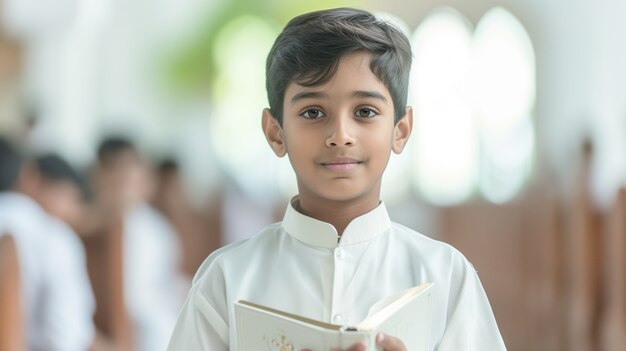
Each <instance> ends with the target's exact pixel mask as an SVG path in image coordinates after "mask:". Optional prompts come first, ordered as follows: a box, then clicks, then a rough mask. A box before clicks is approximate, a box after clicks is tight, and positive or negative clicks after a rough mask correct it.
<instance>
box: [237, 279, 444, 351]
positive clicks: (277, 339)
mask: <svg viewBox="0 0 626 351" xmlns="http://www.w3.org/2000/svg"><path fill="white" fill-rule="evenodd" d="M431 287H432V283H424V284H422V285H419V286H416V287H413V288H410V289H407V290H405V291H402V292H400V293H397V294H394V295H392V296H389V297H386V298H384V299H382V300H380V301H378V302H376V303H375V304H374V305H373V306H372V307H371V308H370V312H369V314H368V316H367V317H366V318H365V319H364V320H363V321H362V322H361V323H359V324H357V325H354V326H352V325H335V324H330V323H325V322H320V321H316V320H312V319H309V318H304V317H302V316H298V315H295V314H291V313H287V312H283V311H278V310H275V309H272V308H269V307H265V306H261V305H257V304H254V303H251V302H248V301H244V300H240V301H239V302H237V303H235V318H236V323H237V342H238V344H239V350H242V351H243V350H245V351H248V350H255V351H257V350H269V351H299V350H301V349H311V350H313V351H327V350H330V349H331V348H333V347H340V348H348V347H350V346H352V345H353V344H355V343H356V342H359V341H362V342H365V344H367V345H368V350H372V351H373V350H376V343H375V338H376V334H377V333H378V332H383V333H386V334H388V335H392V336H395V337H398V338H400V340H402V341H403V342H404V344H405V346H406V347H407V350H411V351H426V350H427V349H428V345H429V335H430V319H431V300H432V296H431V291H430V288H431Z"/></svg>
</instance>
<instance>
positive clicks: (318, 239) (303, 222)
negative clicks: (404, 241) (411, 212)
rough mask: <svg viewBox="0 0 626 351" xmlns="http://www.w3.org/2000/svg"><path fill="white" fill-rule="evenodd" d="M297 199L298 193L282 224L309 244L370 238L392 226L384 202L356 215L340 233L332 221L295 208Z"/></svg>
mask: <svg viewBox="0 0 626 351" xmlns="http://www.w3.org/2000/svg"><path fill="white" fill-rule="evenodd" d="M298 200H299V197H298V196H295V197H294V198H292V199H291V201H290V202H289V204H288V205H287V210H286V211H285V217H284V218H283V221H282V227H283V228H284V229H285V230H286V231H287V233H289V235H291V236H292V237H294V238H296V239H298V240H299V241H302V242H304V243H306V244H309V245H313V246H320V247H324V248H329V249H334V248H336V247H338V246H347V245H352V244H358V243H361V242H365V241H368V240H371V239H373V238H374V237H375V236H377V235H379V234H381V233H383V232H385V231H387V230H388V229H389V228H391V220H390V219H389V214H388V213H387V208H386V207H385V204H384V203H383V202H381V203H380V204H379V205H378V206H376V208H374V209H373V210H371V211H370V212H368V213H365V214H363V215H361V216H359V217H357V218H355V219H353V220H352V221H351V222H350V223H349V224H348V226H347V227H346V229H345V231H344V233H343V235H342V236H341V237H340V236H339V234H338V233H337V229H335V227H334V226H333V225H332V224H330V223H326V222H322V221H320V220H317V219H315V218H312V217H309V216H306V215H304V214H302V213H300V212H298V211H296V209H295V203H296V202H297V201H298ZM339 239H341V240H339Z"/></svg>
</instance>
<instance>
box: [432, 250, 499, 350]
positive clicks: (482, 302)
mask: <svg viewBox="0 0 626 351" xmlns="http://www.w3.org/2000/svg"><path fill="white" fill-rule="evenodd" d="M453 261H454V262H453V273H452V274H453V276H452V277H451V278H452V279H451V285H450V295H449V304H448V314H447V316H448V320H447V323H446V328H445V332H444V335H443V337H442V339H441V343H440V344H439V347H438V348H437V350H438V351H456V350H466V351H482V350H490V351H500V350H506V347H505V346H504V341H503V340H502V336H501V335H500V332H499V330H498V326H497V324H496V320H495V317H494V315H493V312H492V310H491V306H490V304H489V300H488V299H487V295H486V293H485V291H484V289H483V287H482V285H481V283H480V280H479V278H478V274H477V273H476V271H475V270H474V268H473V267H472V265H471V264H470V263H469V262H468V261H467V260H466V259H465V258H464V257H463V256H461V255H458V256H457V257H454V258H453Z"/></svg>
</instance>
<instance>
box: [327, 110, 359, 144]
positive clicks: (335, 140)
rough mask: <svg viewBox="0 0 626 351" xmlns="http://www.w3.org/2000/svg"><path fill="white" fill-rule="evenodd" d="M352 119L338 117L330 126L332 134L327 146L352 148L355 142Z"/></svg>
mask: <svg viewBox="0 0 626 351" xmlns="http://www.w3.org/2000/svg"><path fill="white" fill-rule="evenodd" d="M351 122H352V121H351V118H347V117H346V118H344V117H338V118H336V119H335V120H334V121H333V123H332V124H331V126H330V132H329V133H330V134H329V136H328V138H326V146H328V147H334V146H350V145H353V144H354V142H355V138H354V135H353V133H352V132H351V130H352V125H351Z"/></svg>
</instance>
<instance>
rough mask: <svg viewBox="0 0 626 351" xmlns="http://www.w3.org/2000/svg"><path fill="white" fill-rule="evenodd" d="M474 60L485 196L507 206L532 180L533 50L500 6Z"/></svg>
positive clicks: (483, 26)
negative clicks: (529, 179) (527, 182)
mask: <svg viewBox="0 0 626 351" xmlns="http://www.w3.org/2000/svg"><path fill="white" fill-rule="evenodd" d="M474 62H475V65H474V70H473V72H474V77H473V78H474V79H473V86H474V87H475V89H473V92H474V93H475V95H474V102H475V106H474V108H475V113H476V117H477V122H478V126H479V130H480V140H481V176H480V192H481V194H483V196H484V197H485V198H487V199H488V200H489V201H492V202H495V203H502V202H505V201H507V200H509V199H511V198H513V197H514V196H515V195H516V194H517V193H518V192H519V191H520V189H521V188H522V186H523V184H524V182H525V180H526V179H528V177H529V175H530V171H531V161H532V156H533V150H534V143H535V140H534V128H533V121H532V113H533V110H534V105H535V95H536V89H535V86H536V84H535V56H534V51H533V47H532V44H531V42H530V38H529V37H528V34H527V33H526V31H525V30H524V27H523V26H522V25H521V23H520V22H519V21H518V20H517V19H516V18H515V17H513V15H511V14H510V13H509V12H508V11H506V10H504V9H503V8H501V7H496V8H493V9H491V10H489V11H488V12H487V13H486V14H485V15H484V16H483V17H482V19H481V20H480V22H479V23H478V26H477V27H476V31H475V33H474Z"/></svg>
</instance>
